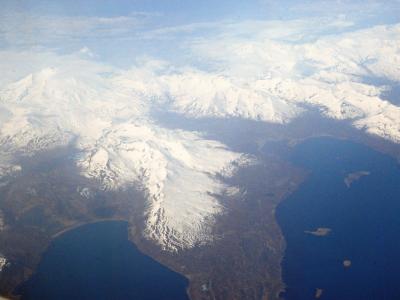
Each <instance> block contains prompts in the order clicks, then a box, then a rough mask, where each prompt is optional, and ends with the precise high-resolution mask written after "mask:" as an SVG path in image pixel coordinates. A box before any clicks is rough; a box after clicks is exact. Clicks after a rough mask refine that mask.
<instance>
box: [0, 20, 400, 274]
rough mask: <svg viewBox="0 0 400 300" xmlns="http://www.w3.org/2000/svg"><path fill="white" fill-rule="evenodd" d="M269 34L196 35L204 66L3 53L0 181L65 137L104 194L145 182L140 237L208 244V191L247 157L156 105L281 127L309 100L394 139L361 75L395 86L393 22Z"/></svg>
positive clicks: (398, 137)
mask: <svg viewBox="0 0 400 300" xmlns="http://www.w3.org/2000/svg"><path fill="white" fill-rule="evenodd" d="M268 34H269V33H268V32H263V31H261V32H257V39H251V40H247V39H244V38H243V39H242V38H237V37H232V38H231V40H228V41H227V40H226V39H225V40H223V41H219V40H218V38H215V40H197V41H196V42H193V43H192V44H191V45H190V49H191V51H192V53H193V55H196V56H198V57H200V58H202V59H206V60H210V61H215V68H211V69H208V70H205V69H201V68H194V67H193V66H191V67H182V68H173V67H172V66H171V65H170V64H169V63H168V62H159V61H157V60H153V61H152V60H149V61H147V62H146V63H143V64H140V65H137V66H135V67H133V68H131V69H129V70H120V69H117V68H115V67H111V66H107V65H104V64H102V63H100V62H98V61H96V60H92V59H85V58H82V57H81V56H80V54H71V55H57V54H54V53H48V52H40V53H39V52H33V53H30V54H27V53H26V52H24V53H23V52H21V53H20V55H18V54H15V53H13V54H12V55H11V54H10V52H7V51H0V67H1V68H4V69H5V68H14V69H16V70H18V72H17V73H18V74H16V73H10V72H8V73H7V72H6V73H5V76H4V78H2V79H1V81H0V157H1V159H0V172H1V173H0V176H1V175H5V174H9V173H10V172H18V170H19V169H18V166H14V165H12V164H11V161H12V157H13V154H14V153H17V152H18V153H23V154H24V155H31V154H33V153H35V152H37V151H40V150H45V149H50V148H53V147H55V146H59V145H67V144H68V143H70V142H73V143H74V144H75V146H76V147H77V148H78V149H79V150H80V153H81V155H79V156H78V157H76V165H77V166H78V167H79V168H80V169H81V172H82V174H83V175H85V176H87V177H92V178H97V179H99V180H101V182H102V184H103V187H104V188H105V189H124V188H126V187H127V186H129V185H135V186H139V187H141V188H142V189H143V191H144V192H145V195H146V198H147V202H148V203H147V206H146V211H144V212H143V213H144V215H145V217H146V230H145V232H144V234H145V235H146V236H147V237H148V238H149V239H152V240H154V241H156V242H157V243H159V245H160V246H161V247H163V248H164V249H167V250H179V249H182V248H188V247H193V246H194V245H195V244H197V243H204V242H207V241H209V240H210V239H212V236H211V235H210V233H209V232H210V228H211V227H210V226H212V224H213V220H214V218H215V216H217V215H218V214H220V213H222V212H223V207H222V206H221V204H220V203H219V202H218V200H217V199H216V197H215V196H213V195H218V194H222V193H226V194H230V193H232V191H235V190H236V187H232V186H227V185H225V184H223V183H222V182H221V181H220V180H218V179H217V178H218V175H221V174H222V175H223V176H229V174H233V173H234V170H232V165H233V164H232V163H233V162H245V163H249V162H248V160H246V159H244V157H245V155H244V154H242V153H235V152H233V151H232V150H230V149H229V148H228V147H227V146H226V145H224V144H222V143H220V142H218V141H214V140H208V139H206V138H204V136H203V134H202V133H200V132H190V131H186V130H176V129H174V130H173V129H167V128H163V127H161V126H160V125H159V124H158V123H157V122H156V121H155V120H154V119H153V118H152V117H151V115H152V114H151V113H152V111H153V109H154V108H157V109H158V110H164V111H169V112H177V113H179V114H182V115H185V116H186V117H189V118H202V117H218V118H230V117H238V118H243V119H252V120H258V121H263V122H272V123H280V124H286V123H289V122H291V120H293V119H294V118H296V117H298V116H300V115H301V114H302V113H303V112H304V111H306V110H307V109H308V107H312V108H318V109H319V111H320V112H321V114H322V115H323V116H325V117H327V118H334V119H339V120H350V121H351V122H352V123H353V125H354V126H355V127H356V128H359V129H360V130H365V131H367V132H369V133H371V134H375V135H378V136H381V137H383V138H385V139H388V140H391V141H393V142H396V143H398V142H400V121H399V120H400V107H398V106H396V105H394V104H392V103H390V102H389V101H387V100H385V99H383V97H382V95H383V92H384V91H386V90H387V89H388V87H387V86H374V85H372V84H370V83H366V80H364V79H365V78H377V79H378V78H379V79H381V78H385V79H387V80H390V81H391V82H396V83H398V82H399V81H400V25H391V26H377V27H373V28H369V29H364V30H359V31H354V32H349V33H342V34H338V35H333V36H332V35H326V36H323V37H320V38H318V39H315V40H312V41H307V40H306V41H301V40H300V41H296V42H293V41H292V40H290V39H288V40H279V39H277V38H268ZM206 45H212V46H210V47H207V46H206ZM28 61H31V63H27V64H25V65H24V67H23V68H20V67H19V66H20V65H21V62H23V63H24V62H28ZM38 61H39V62H41V63H35V62H38ZM43 62H47V66H43ZM82 70H84V71H82ZM0 269H1V268H0Z"/></svg>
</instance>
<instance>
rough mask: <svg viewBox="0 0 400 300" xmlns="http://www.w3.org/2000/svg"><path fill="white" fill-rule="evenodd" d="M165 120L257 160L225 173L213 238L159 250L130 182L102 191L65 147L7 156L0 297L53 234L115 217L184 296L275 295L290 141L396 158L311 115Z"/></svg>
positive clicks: (291, 180) (388, 148)
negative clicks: (355, 147) (179, 283)
mask: <svg viewBox="0 0 400 300" xmlns="http://www.w3.org/2000/svg"><path fill="white" fill-rule="evenodd" d="M169 118H170V119H168V118H167V117H165V116H164V118H163V120H164V121H163V122H164V124H163V125H165V126H170V127H176V128H185V129H193V130H199V131H203V132H205V133H206V134H207V137H209V138H213V139H217V140H219V141H222V142H224V143H226V144H227V145H228V146H229V147H231V148H232V149H233V150H236V151H241V152H246V153H251V154H253V155H255V156H256V157H257V158H258V159H259V161H260V164H257V165H252V166H248V167H245V168H243V169H241V170H240V171H239V172H238V173H237V174H236V175H235V176H234V177H233V178H230V179H229V182H228V183H232V184H235V185H237V186H239V187H240V191H241V193H240V194H239V196H237V197H235V198H233V199H232V197H230V198H229V199H228V198H226V197H224V196H223V195H222V196H218V197H220V201H221V203H222V204H223V205H224V206H225V207H226V213H225V214H223V215H221V216H219V217H218V218H217V220H216V224H215V226H214V230H213V234H214V237H215V239H214V241H213V242H212V243H211V244H207V245H198V246H196V247H194V248H193V249H189V250H185V251H179V252H177V253H171V252H165V251H161V249H160V248H159V247H158V245H156V244H154V243H153V242H152V241H149V240H146V239H145V238H143V236H142V234H141V232H142V229H143V226H144V223H143V214H142V212H143V209H144V205H145V201H144V197H143V193H142V192H141V191H140V190H136V189H135V188H134V187H132V188H131V189H128V190H123V191H108V190H103V189H101V188H100V184H99V182H96V181H94V180H90V179H87V178H85V177H83V176H81V175H80V172H79V170H78V169H76V168H75V167H74V164H73V163H72V162H71V153H73V152H74V151H75V150H74V149H73V148H71V147H66V148H65V149H54V150H52V151H46V152H43V153H39V154H37V155H35V156H33V157H29V158H16V159H17V160H18V162H19V164H20V165H21V166H22V172H21V173H19V174H18V175H17V176H15V177H13V178H7V179H6V181H7V182H8V184H6V185H2V186H1V187H0V210H1V211H2V217H3V223H4V224H3V225H4V226H3V227H4V228H3V230H1V231H0V253H1V254H3V255H4V256H5V257H6V258H7V261H8V262H9V264H8V265H7V266H6V267H4V268H3V271H2V272H1V273H0V294H1V295H4V296H7V297H11V298H13V299H17V298H18V295H15V294H14V293H13V291H14V290H15V288H16V287H17V286H18V285H19V284H20V283H22V282H23V281H25V280H27V279H28V278H29V277H30V276H31V275H32V274H33V272H34V271H35V269H36V267H37V265H38V263H39V261H40V259H41V256H42V254H43V253H44V251H45V249H46V248H47V247H48V246H49V244H50V243H51V241H52V239H53V238H54V237H55V236H57V235H59V234H61V233H63V232H65V231H66V230H69V229H71V228H74V227H76V226H79V225H81V224H86V223H90V222H96V221H100V220H124V221H127V222H129V224H130V239H131V240H132V241H133V242H134V243H135V244H136V245H137V247H138V248H139V249H140V250H141V251H142V252H144V253H145V254H147V255H149V256H151V257H153V258H154V259H156V260H157V261H159V262H161V263H162V264H164V265H166V266H167V267H169V268H171V269H172V270H174V271H177V272H179V273H181V274H183V275H185V276H186V277H187V278H188V279H189V280H190V286H189V290H188V293H189V295H190V297H191V299H194V300H207V299H221V300H222V299H232V300H234V299H240V300H246V299H262V300H265V299H268V300H273V299H279V294H280V293H281V291H282V290H283V289H284V287H285V286H284V283H283V281H282V276H281V261H282V258H283V254H284V250H285V241H284V237H283V236H282V233H281V230H280V228H279V226H278V224H277V222H276V219H275V209H276V207H277V205H278V204H279V203H280V201H282V200H283V199H285V197H287V196H288V195H289V194H290V193H292V192H294V191H295V190H296V189H297V188H298V186H299V185H300V184H301V183H302V182H303V181H304V180H305V179H306V176H307V171H306V170H301V169H299V168H297V167H295V166H293V165H291V164H290V163H289V162H288V160H287V158H288V156H289V155H290V153H291V149H292V147H293V145H295V144H297V143H300V142H302V141H303V140H305V139H308V138H312V137H318V136H333V137H336V138H339V139H349V140H352V141H355V142H358V143H363V144H365V145H367V146H370V147H372V148H374V149H376V150H378V151H381V152H383V153H386V154H390V155H392V156H394V157H396V158H399V157H400V146H399V145H395V144H393V143H390V142H388V141H385V140H383V139H381V138H378V137H375V136H370V135H366V134H364V133H362V132H360V131H358V130H355V129H354V128H352V127H351V126H350V125H349V124H347V123H345V122H336V121H332V120H327V119H323V118H320V117H317V114H315V115H307V116H306V117H305V118H301V119H298V120H296V121H294V122H293V123H290V124H287V125H277V124H266V123H263V122H254V121H243V120H218V119H217V120H197V121H192V120H184V118H182V117H179V116H169ZM316 125H317V126H316ZM347 172H349V170H344V173H347ZM228 200H229V201H228Z"/></svg>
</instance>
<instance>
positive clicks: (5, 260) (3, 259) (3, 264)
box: [0, 255, 7, 272]
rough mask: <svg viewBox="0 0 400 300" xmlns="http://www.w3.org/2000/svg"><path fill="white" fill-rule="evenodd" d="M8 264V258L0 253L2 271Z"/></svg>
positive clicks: (0, 269)
mask: <svg viewBox="0 0 400 300" xmlns="http://www.w3.org/2000/svg"><path fill="white" fill-rule="evenodd" d="M6 264H7V259H6V258H5V257H3V256H1V255H0V272H1V271H3V268H4V266H5V265H6Z"/></svg>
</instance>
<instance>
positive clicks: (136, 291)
mask: <svg viewBox="0 0 400 300" xmlns="http://www.w3.org/2000/svg"><path fill="white" fill-rule="evenodd" d="M187 286H188V281H187V279H186V278H185V277H183V276H181V275H179V274H177V273H175V272H173V271H171V270H169V269H167V268H166V267H164V266H162V265H161V264H159V263H158V262H156V261H155V260H153V259H151V258H150V257H148V256H146V255H144V254H142V253H141V252H139V251H138V249H137V248H136V247H135V246H134V245H133V244H132V243H131V242H130V241H129V240H128V224H127V223H126V222H120V221H107V222H99V223H93V224H87V225H84V226H81V227H78V228H76V229H73V230H71V231H68V232H66V233H64V234H62V235H61V236H59V237H58V238H56V239H55V240H54V241H53V243H52V244H51V246H50V247H49V248H48V250H47V251H46V253H45V254H44V256H43V259H42V261H41V263H40V265H39V267H38V270H37V272H36V273H35V274H34V275H33V276H32V278H31V279H30V280H28V281H27V282H26V283H25V284H24V285H23V286H22V287H20V289H21V291H22V294H23V297H22V299H38V300H39V299H40V300H46V299H60V300H62V299H68V300H70V299H76V300H79V299H137V300H188V297H187V294H186V288H187Z"/></svg>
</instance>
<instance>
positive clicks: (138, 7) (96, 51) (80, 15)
mask: <svg viewBox="0 0 400 300" xmlns="http://www.w3.org/2000/svg"><path fill="white" fill-rule="evenodd" d="M399 12H400V10H399V1H397V0H396V1H374V0H366V1H359V0H355V1H354V0H352V1H346V0H342V1H339V0H338V1H332V0H330V1H320V0H319V1H314V0H308V1H295V0H292V1H290V0H286V1H277V0H251V1H238V0H236V1H227V0H221V1H210V0H204V1H193V0H168V1H163V0H136V1H135V0H134V1H128V0H118V1H115V0H113V1H111V0H86V1H66V0H60V1H50V0H35V1H33V0H25V1H16V0H3V1H2V3H1V8H0V49H16V50H21V49H23V50H27V49H36V50H37V49H46V50H48V49H51V50H52V51H56V52H60V53H72V52H74V51H79V49H82V48H85V49H86V48H88V49H90V51H91V52H90V53H92V54H93V55H92V57H93V58H96V59H99V60H103V61H107V62H111V63H113V64H117V65H118V66H120V67H123V66H126V65H131V64H132V62H133V61H135V60H136V59H138V58H140V57H141V56H144V55H145V56H154V57H158V58H162V59H167V60H175V61H176V62H177V63H179V62H182V61H183V60H184V57H185V56H187V49H186V43H187V42H188V41H190V42H192V41H194V40H196V39H197V38H204V37H209V36H217V35H221V33H222V34H223V35H224V36H225V35H235V34H237V35H239V36H241V37H243V36H247V37H248V38H251V35H252V34H254V32H255V30H259V29H268V26H269V25H268V24H260V23H257V25H254V22H260V21H271V20H278V21H281V22H282V23H281V25H280V27H281V29H282V30H284V29H285V26H284V22H285V21H288V20H301V21H303V22H311V23H312V24H313V26H314V29H315V30H324V31H327V30H330V31H331V32H332V33H336V32H339V31H344V30H349V29H354V28H357V27H367V26H372V25H375V24H391V23H396V22H397V21H398V18H399V17H398V16H399V15H400V14H399ZM335 20H339V21H340V22H341V24H342V25H343V26H336V27H334V28H332V27H330V26H328V25H327V24H328V23H332V22H334V21H335ZM252 22H253V24H252ZM344 25H346V26H344ZM325 33H326V32H325ZM313 36H316V33H315V32H314V35H313ZM88 53H89V52H88Z"/></svg>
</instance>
